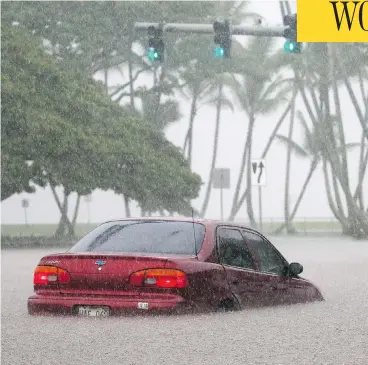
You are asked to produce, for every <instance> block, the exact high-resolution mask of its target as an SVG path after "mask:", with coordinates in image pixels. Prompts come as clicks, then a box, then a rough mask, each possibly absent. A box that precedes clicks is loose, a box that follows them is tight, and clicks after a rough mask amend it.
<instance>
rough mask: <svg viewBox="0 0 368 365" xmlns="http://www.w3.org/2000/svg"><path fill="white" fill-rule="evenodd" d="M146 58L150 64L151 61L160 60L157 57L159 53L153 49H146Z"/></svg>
mask: <svg viewBox="0 0 368 365" xmlns="http://www.w3.org/2000/svg"><path fill="white" fill-rule="evenodd" d="M147 57H148V59H149V60H150V61H152V62H153V61H159V60H160V58H161V57H160V55H159V53H158V52H157V50H156V49H154V48H149V49H148V55H147Z"/></svg>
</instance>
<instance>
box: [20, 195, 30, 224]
mask: <svg viewBox="0 0 368 365" xmlns="http://www.w3.org/2000/svg"><path fill="white" fill-rule="evenodd" d="M28 207H29V200H28V199H22V208H23V209H24V222H25V224H26V226H28V215H27V209H28Z"/></svg>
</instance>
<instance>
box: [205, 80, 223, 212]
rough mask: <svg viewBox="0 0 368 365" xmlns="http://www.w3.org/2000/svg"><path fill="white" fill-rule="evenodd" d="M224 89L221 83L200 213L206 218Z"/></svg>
mask: <svg viewBox="0 0 368 365" xmlns="http://www.w3.org/2000/svg"><path fill="white" fill-rule="evenodd" d="M222 89H223V83H222V81H221V83H220V85H219V89H218V100H217V106H216V126H215V136H214V140H213V150H212V162H211V167H210V175H209V179H208V184H207V189H206V193H205V198H204V201H203V206H202V209H201V212H200V217H202V218H203V217H204V216H205V214H206V210H207V207H208V203H209V201H210V196H211V190H212V174H213V170H214V169H215V166H216V159H217V150H218V142H219V133H220V121H221V106H222Z"/></svg>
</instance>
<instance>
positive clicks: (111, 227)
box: [69, 220, 205, 255]
mask: <svg viewBox="0 0 368 365" xmlns="http://www.w3.org/2000/svg"><path fill="white" fill-rule="evenodd" d="M204 234H205V226H204V225H203V224H200V223H193V222H176V221H152V220H149V221H142V220H139V221H138V220H137V221H134V220H131V221H120V222H108V223H104V224H102V225H101V226H99V227H97V228H96V229H94V230H93V231H91V232H90V233H88V234H87V235H86V236H85V237H83V238H82V239H81V240H80V241H79V242H77V243H76V244H75V245H74V246H73V247H72V248H71V249H70V250H69V252H74V253H77V252H99V253H116V252H118V253H120V252H121V253H123V252H124V253H127V252H129V253H131V252H132V253H134V252H139V253H163V254H190V255H195V254H196V253H198V252H199V250H200V249H201V248H202V244H203V239H204Z"/></svg>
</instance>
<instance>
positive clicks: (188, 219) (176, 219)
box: [105, 216, 252, 229]
mask: <svg viewBox="0 0 368 365" xmlns="http://www.w3.org/2000/svg"><path fill="white" fill-rule="evenodd" d="M150 220H152V221H157V220H159V221H167V222H194V223H201V224H204V225H206V226H221V225H227V226H234V227H244V228H247V229H252V228H250V227H247V226H246V225H245V224H244V223H241V222H227V221H222V220H217V219H206V218H192V217H152V216H151V217H131V218H120V219H112V220H109V221H107V222H105V223H109V222H124V221H150Z"/></svg>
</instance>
